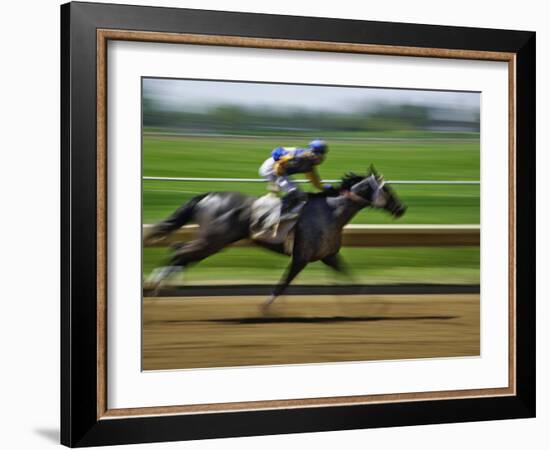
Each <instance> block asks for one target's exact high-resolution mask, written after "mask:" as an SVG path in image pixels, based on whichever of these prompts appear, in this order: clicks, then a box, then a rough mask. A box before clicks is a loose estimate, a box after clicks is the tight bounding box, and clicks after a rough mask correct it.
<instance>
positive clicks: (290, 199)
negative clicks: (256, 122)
mask: <svg viewBox="0 0 550 450" xmlns="http://www.w3.org/2000/svg"><path fill="white" fill-rule="evenodd" d="M327 152H328V146H327V144H326V142H325V141H323V140H321V139H315V140H313V141H311V142H310V143H309V144H308V146H307V147H306V148H296V147H277V148H275V149H274V150H273V151H272V152H271V156H270V157H269V158H267V159H266V160H265V161H264V163H263V164H262V165H261V167H260V170H259V174H260V175H261V176H262V177H264V178H265V179H266V180H267V181H269V183H270V185H271V187H275V188H276V190H277V191H282V192H283V193H284V194H286V195H285V196H284V197H283V199H282V208H281V215H282V216H283V215H284V214H285V213H287V212H288V211H290V210H292V208H294V206H296V205H297V204H298V203H299V202H300V201H301V200H303V198H304V194H303V193H302V192H301V191H300V190H299V189H298V186H297V185H296V183H294V182H293V181H292V179H290V178H289V175H293V174H296V173H303V174H304V175H305V176H306V177H307V178H308V180H309V181H310V182H311V184H313V186H315V187H316V188H317V189H319V190H322V189H325V188H328V187H330V186H323V185H322V183H321V179H320V178H319V175H318V173H317V170H316V167H315V166H318V165H319V164H321V163H322V162H323V161H324V160H325V157H326V154H327ZM284 218H285V219H286V218H289V217H286V215H285V217H284Z"/></svg>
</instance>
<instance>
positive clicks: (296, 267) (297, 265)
mask: <svg viewBox="0 0 550 450" xmlns="http://www.w3.org/2000/svg"><path fill="white" fill-rule="evenodd" d="M306 265H307V261H304V260H303V259H301V258H296V257H293V258H292V261H291V262H290V265H289V266H288V268H287V270H286V272H285V274H284V276H283V278H281V281H280V282H279V284H278V285H277V286H275V288H274V289H273V292H272V293H271V295H270V296H269V297H268V298H267V300H266V301H265V303H264V304H263V306H262V310H263V311H264V312H267V310H268V309H269V307H270V306H271V305H272V304H273V302H274V301H275V299H276V298H277V297H279V296H280V295H281V294H282V293H283V292H284V290H285V289H286V288H287V287H288V285H289V284H290V283H291V282H292V280H294V278H296V276H297V275H298V274H299V273H300V272H301V271H302V270H303V269H304V267H305V266H306Z"/></svg>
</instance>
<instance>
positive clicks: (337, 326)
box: [61, 3, 535, 447]
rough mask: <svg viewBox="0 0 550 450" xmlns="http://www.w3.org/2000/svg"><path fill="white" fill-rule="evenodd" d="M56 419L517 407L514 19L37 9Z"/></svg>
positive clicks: (341, 419)
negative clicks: (55, 203) (51, 186)
mask: <svg viewBox="0 0 550 450" xmlns="http://www.w3.org/2000/svg"><path fill="white" fill-rule="evenodd" d="M61 27H62V28H61V55H62V70H61V74H62V80H61V84H62V89H61V114H62V117H61V119H62V130H61V141H62V155H61V173H62V180H61V187H62V189H61V191H62V193H61V195H62V198H61V201H62V230H61V232H62V239H61V242H62V246H61V255H62V258H61V260H62V280H61V287H62V298H61V357H62V358H61V359H62V361H61V362H62V364H61V365H62V367H61V368H62V371H61V388H62V389H61V441H62V443H63V444H65V445H67V446H71V447H80V446H93V445H110V444H126V443H140V442H160V441H175V440H189V439H205V438H215V437H230V436H233V437H234V436H252V435H265V434H280V433H298V432H315V431H329V430H344V429H354V428H370V427H386V426H401V425H416V424H433V423H445V422H465V421H480V420H494V419H510V418H527V417H534V415H535V301H534V300H535V297H534V296H535V270H534V266H535V175H534V173H535V171H534V168H535V33H533V32H527V31H509V30H495V29H477V28H458V27H447V26H432V25H418V24H402V23H383V22H368V21H353V20H341V19H329V18H311V17H294V16H279V15H264V14H250V13H232V12H215V11H202V10H190V9H170V8H153V7H137V6H126V5H109V4H94V3H69V4H66V5H63V6H62V7H61Z"/></svg>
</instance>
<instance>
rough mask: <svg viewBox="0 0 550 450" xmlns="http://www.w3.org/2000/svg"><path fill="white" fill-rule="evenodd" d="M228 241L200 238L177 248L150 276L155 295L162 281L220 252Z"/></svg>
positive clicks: (149, 279)
mask: <svg viewBox="0 0 550 450" xmlns="http://www.w3.org/2000/svg"><path fill="white" fill-rule="evenodd" d="M226 244H227V242H225V241H221V240H217V239H206V238H198V239H194V240H192V241H189V242H187V243H186V244H184V245H182V246H180V247H178V248H176V250H175V252H174V254H173V255H172V256H171V258H170V261H169V262H168V264H167V265H166V266H163V267H158V268H156V269H155V270H154V271H153V273H152V274H151V276H150V277H149V278H148V280H147V281H148V284H149V286H150V287H151V288H152V289H153V296H154V295H156V293H158V291H159V289H160V287H161V285H162V283H163V282H164V281H165V280H166V279H167V278H169V277H170V276H171V275H173V274H174V273H176V272H179V271H181V270H183V268H185V266H187V265H188V264H192V263H196V262H199V261H202V260H203V259H205V258H207V257H208V256H210V255H213V254H214V253H217V252H219V251H220V250H221V249H222V248H223V247H224V246H225V245H226Z"/></svg>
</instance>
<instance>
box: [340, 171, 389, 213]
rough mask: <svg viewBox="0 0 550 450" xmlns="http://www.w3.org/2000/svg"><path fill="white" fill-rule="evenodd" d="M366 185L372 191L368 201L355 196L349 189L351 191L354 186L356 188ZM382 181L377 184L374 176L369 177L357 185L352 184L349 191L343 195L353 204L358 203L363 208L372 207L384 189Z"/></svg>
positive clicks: (357, 195)
mask: <svg viewBox="0 0 550 450" xmlns="http://www.w3.org/2000/svg"><path fill="white" fill-rule="evenodd" d="M365 182H366V183H368V185H369V186H370V188H371V189H372V197H371V199H370V200H367V199H366V198H364V197H361V196H360V195H359V194H356V193H355V192H353V191H352V190H351V189H353V188H354V187H355V186H357V185H358V184H360V183H365ZM384 183H385V182H384V181H382V182H380V183H379V182H378V180H377V179H376V177H375V176H374V175H369V176H368V177H367V178H365V179H363V180H361V181H359V182H358V183H356V184H354V185H353V186H352V187H351V189H349V190H347V191H345V192H344V195H345V196H346V197H347V198H349V199H350V200H351V201H353V202H354V203H359V204H361V205H364V206H368V205H372V204H373V203H375V202H376V201H377V200H378V197H379V196H380V195H381V194H382V190H383V189H382V188H383V187H384Z"/></svg>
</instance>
